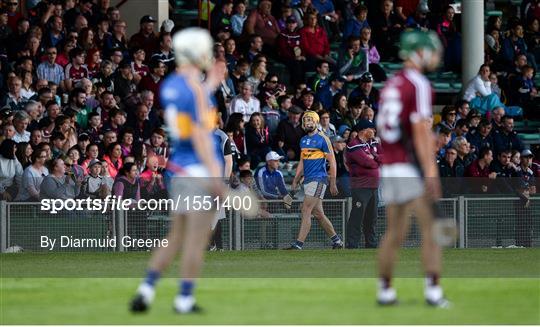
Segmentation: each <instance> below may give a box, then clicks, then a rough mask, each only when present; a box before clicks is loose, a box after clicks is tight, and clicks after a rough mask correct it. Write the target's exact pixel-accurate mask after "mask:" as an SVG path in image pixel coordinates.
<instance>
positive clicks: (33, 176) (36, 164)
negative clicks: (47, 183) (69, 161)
mask: <svg viewBox="0 0 540 327" xmlns="http://www.w3.org/2000/svg"><path fill="white" fill-rule="evenodd" d="M47 158H48V156H47V151H45V150H36V151H35V152H34V153H32V164H31V165H30V166H28V167H26V169H25V170H24V172H23V175H22V185H21V187H20V188H19V194H18V195H17V197H16V198H15V200H16V201H38V200H39V188H40V186H41V182H42V181H43V178H44V177H45V176H47V175H49V170H48V169H47V167H45V162H46V161H47Z"/></svg>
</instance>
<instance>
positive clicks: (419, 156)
mask: <svg viewBox="0 0 540 327" xmlns="http://www.w3.org/2000/svg"><path fill="white" fill-rule="evenodd" d="M400 42H401V46H400V48H401V50H400V56H401V58H402V59H403V60H404V63H403V70H402V71H401V72H399V73H398V74H396V75H395V76H394V77H393V78H391V79H390V80H389V81H388V82H387V83H386V85H385V87H384V89H383V91H382V93H381V103H380V106H379V114H378V116H377V130H378V131H379V136H380V137H381V139H382V148H383V149H384V153H385V155H384V156H383V157H382V168H381V177H382V196H383V199H384V202H385V203H386V207H387V209H386V210H387V219H388V221H387V224H388V227H387V230H386V234H385V235H384V238H383V240H382V242H381V245H380V249H379V277H380V281H379V288H378V292H377V301H378V303H379V304H382V305H386V304H395V303H397V294H396V291H395V289H394V288H392V273H393V269H394V263H395V261H396V255H397V252H398V250H399V248H400V246H401V244H402V243H403V241H404V240H405V238H406V236H407V232H408V230H409V223H410V214H411V213H414V215H415V216H416V218H417V221H418V224H419V226H420V229H421V232H422V251H421V252H422V263H423V266H424V270H425V273H426V280H425V292H424V296H425V299H426V302H427V303H428V304H429V305H432V306H437V307H446V306H448V301H447V300H446V299H445V298H444V296H443V291H442V288H441V286H440V285H439V277H440V274H441V249H440V247H439V245H438V244H437V243H436V242H435V240H434V237H433V230H434V223H435V222H434V203H435V201H436V200H437V199H438V198H439V197H440V194H441V186H440V180H439V176H438V170H437V165H436V161H435V155H434V154H435V150H434V145H435V141H434V139H433V134H432V132H431V126H430V118H431V116H432V108H431V106H432V93H433V91H432V89H431V86H430V83H429V81H428V79H427V78H426V77H425V76H424V75H423V73H424V72H426V71H432V70H434V69H436V68H437V66H438V65H439V62H440V60H441V55H442V54H441V50H442V48H441V44H440V42H439V39H438V38H437V35H436V34H434V33H432V32H429V33H427V32H420V31H412V32H405V33H403V34H402V36H401V41H400Z"/></svg>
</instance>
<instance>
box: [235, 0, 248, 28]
mask: <svg viewBox="0 0 540 327" xmlns="http://www.w3.org/2000/svg"><path fill="white" fill-rule="evenodd" d="M234 11H235V14H234V15H232V17H231V27H232V31H233V35H234V36H240V35H242V31H243V30H244V22H245V21H246V19H247V15H246V4H245V3H244V2H243V1H238V2H237V3H236V5H235V6H234Z"/></svg>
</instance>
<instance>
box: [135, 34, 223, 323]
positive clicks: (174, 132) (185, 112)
mask: <svg viewBox="0 0 540 327" xmlns="http://www.w3.org/2000/svg"><path fill="white" fill-rule="evenodd" d="M173 47H174V52H175V58H176V63H177V65H178V68H177V71H176V73H173V74H171V75H170V76H169V77H167V79H166V80H165V81H164V83H163V85H162V86H161V90H160V98H161V103H162V104H163V107H164V108H165V119H166V122H167V125H168V128H169V130H170V134H171V138H172V149H173V150H172V151H173V153H172V155H171V157H170V158H169V161H168V167H167V169H168V171H169V172H170V173H171V174H172V177H171V179H170V185H169V193H170V196H171V199H174V200H175V201H176V200H177V199H178V198H181V199H185V198H188V199H189V198H191V199H189V200H190V201H193V199H194V197H196V196H203V197H204V196H221V195H222V194H223V192H224V185H223V183H222V181H221V179H220V178H218V177H219V176H221V168H220V167H219V165H218V162H219V160H218V154H217V153H216V150H215V149H216V147H215V146H214V141H213V137H212V132H213V129H214V126H215V121H216V114H215V112H214V111H213V110H212V109H211V106H210V104H209V97H208V92H207V90H206V89H205V86H204V85H202V83H201V80H202V77H203V72H204V71H209V70H211V69H212V66H213V62H214V59H213V54H212V47H213V40H212V38H211V37H210V35H209V34H208V32H207V31H206V30H203V29H199V28H187V29H184V30H182V31H180V32H178V33H177V34H176V35H174V37H173ZM172 215H173V217H172V223H171V226H170V230H169V234H168V235H167V237H166V238H167V240H168V242H169V243H168V246H167V247H160V248H157V249H156V251H155V252H154V253H153V254H152V258H151V260H150V263H149V267H148V271H147V275H146V278H145V279H144V281H143V282H142V283H141V284H140V286H139V288H138V289H137V294H136V296H135V298H134V299H133V301H132V302H131V310H132V311H134V312H143V311H146V310H147V309H148V307H149V306H150V304H151V303H152V301H153V299H154V295H155V288H154V287H155V284H156V283H157V281H158V280H159V278H160V276H161V273H162V272H163V270H164V269H165V268H167V266H169V265H170V263H171V262H172V260H173V259H174V258H175V256H176V255H177V254H178V251H179V250H180V249H181V250H182V258H181V265H180V275H181V280H180V283H179V292H178V295H177V296H176V297H175V299H174V304H173V308H174V310H175V311H176V312H178V313H191V312H197V311H199V307H198V306H197V305H196V304H195V298H194V296H193V289H194V287H195V279H196V278H197V277H198V276H199V273H200V270H201V266H202V263H203V256H204V252H205V249H206V246H207V244H208V238H209V235H210V228H211V224H212V221H213V219H214V216H215V208H211V209H210V210H197V211H196V210H193V208H188V207H186V206H185V202H184V201H181V203H180V207H179V208H177V210H176V211H174V212H173V213H172Z"/></svg>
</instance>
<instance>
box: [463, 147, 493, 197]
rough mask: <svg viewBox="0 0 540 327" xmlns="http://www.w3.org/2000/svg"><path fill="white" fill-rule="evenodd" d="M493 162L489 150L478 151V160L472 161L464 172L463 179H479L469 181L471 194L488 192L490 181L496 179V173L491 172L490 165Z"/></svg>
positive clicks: (491, 153)
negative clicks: (477, 178)
mask: <svg viewBox="0 0 540 327" xmlns="http://www.w3.org/2000/svg"><path fill="white" fill-rule="evenodd" d="M492 161H493V152H492V151H491V149H490V148H482V149H480V155H479V156H478V159H476V160H475V161H473V162H472V163H471V164H470V165H469V166H468V167H467V169H466V170H465V177H480V178H481V180H478V181H470V182H469V183H470V184H471V185H472V189H471V191H472V193H476V194H478V193H480V194H481V193H486V192H489V191H490V184H492V183H491V182H490V179H495V178H496V177H497V173H496V172H492V171H491V169H490V166H489V165H490V164H491V162H492Z"/></svg>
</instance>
